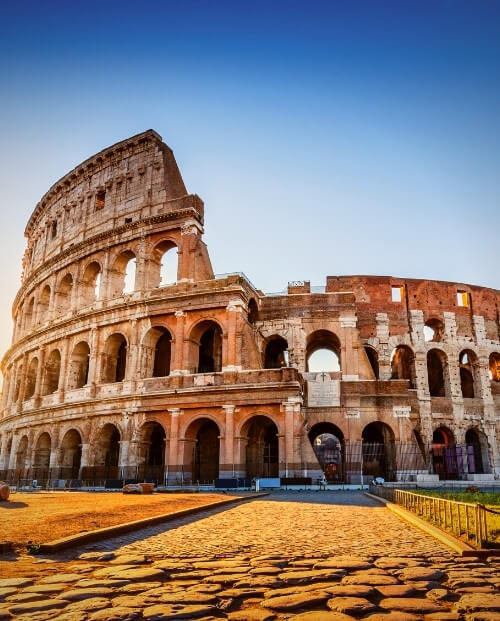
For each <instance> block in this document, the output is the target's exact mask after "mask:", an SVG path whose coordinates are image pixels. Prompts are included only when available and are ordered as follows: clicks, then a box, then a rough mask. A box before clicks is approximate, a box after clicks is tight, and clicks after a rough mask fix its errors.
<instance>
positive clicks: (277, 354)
mask: <svg viewBox="0 0 500 621" xmlns="http://www.w3.org/2000/svg"><path fill="white" fill-rule="evenodd" d="M288 363H289V360H288V343H287V342H286V340H285V339H284V338H283V337H281V336H272V337H271V338H270V339H269V340H268V341H267V343H266V347H265V350H264V369H281V368H282V367H287V366H288Z"/></svg>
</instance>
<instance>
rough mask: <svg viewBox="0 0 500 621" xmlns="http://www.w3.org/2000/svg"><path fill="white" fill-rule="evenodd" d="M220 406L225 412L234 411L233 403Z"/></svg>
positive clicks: (230, 412) (231, 412) (232, 412)
mask: <svg viewBox="0 0 500 621" xmlns="http://www.w3.org/2000/svg"><path fill="white" fill-rule="evenodd" d="M221 408H222V409H223V410H224V411H225V412H226V414H234V412H235V411H236V406H235V405H221Z"/></svg>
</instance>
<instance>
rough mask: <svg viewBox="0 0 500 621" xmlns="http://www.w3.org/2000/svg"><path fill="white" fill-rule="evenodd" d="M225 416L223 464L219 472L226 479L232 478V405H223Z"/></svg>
mask: <svg viewBox="0 0 500 621" xmlns="http://www.w3.org/2000/svg"><path fill="white" fill-rule="evenodd" d="M222 409H223V410H224V412H225V414H226V416H225V434H224V456H225V459H224V462H225V463H223V464H221V465H220V467H219V470H220V472H221V475H220V476H222V473H224V474H226V476H228V477H234V476H235V471H234V463H235V459H234V412H235V406H234V405H223V406H222Z"/></svg>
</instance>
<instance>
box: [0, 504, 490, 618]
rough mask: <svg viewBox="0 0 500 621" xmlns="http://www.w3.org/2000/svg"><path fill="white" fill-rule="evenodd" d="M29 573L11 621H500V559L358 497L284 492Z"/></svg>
mask: <svg viewBox="0 0 500 621" xmlns="http://www.w3.org/2000/svg"><path fill="white" fill-rule="evenodd" d="M18 563H19V567H20V571H19V574H18V576H19V577H17V578H7V579H2V578H0V620H2V619H10V618H15V619H30V620H38V619H40V620H42V619H58V620H60V621H63V620H71V621H80V620H81V621H86V620H87V619H88V620H96V621H97V620H102V621H111V620H123V621H125V620H129V619H150V620H155V619H201V620H203V621H208V620H209V619H211V620H213V619H232V620H233V621H252V620H257V621H267V620H272V619H276V620H281V619H293V620H295V621H307V620H309V621H327V620H330V619H331V620H332V621H335V620H337V621H342V620H345V621H347V620H349V619H371V620H372V621H379V620H381V621H384V620H387V621H398V620H401V621H404V620H408V621H411V620H413V619H415V620H417V619H466V620H469V619H471V620H474V621H489V620H491V621H493V620H494V619H495V620H500V594H499V586H500V558H499V559H498V560H495V559H493V558H490V559H489V560H486V561H481V560H479V559H477V558H465V559H464V558H459V557H456V556H455V555H454V554H453V553H452V552H450V551H449V550H448V549H447V548H445V547H444V546H442V545H441V544H440V543H439V542H437V541H436V540H434V539H433V538H431V537H429V536H427V535H425V534H423V533H422V532H421V531H419V530H417V529H414V528H413V527H411V526H409V525H408V524H406V523H405V522H403V521H401V520H400V519H399V518H398V517H397V516H395V515H394V514H392V513H391V512H389V511H388V510H387V509H386V508H385V507H383V506H381V505H379V504H378V503H376V502H375V501H372V500H371V499H369V498H367V497H366V496H363V495H362V494H360V493H356V492H321V493H318V492H276V493H273V494H272V495H270V496H268V497H266V498H264V499H261V500H254V501H250V502H246V503H243V504H240V505H237V506H235V507H232V508H230V509H227V510H220V509H219V510H217V509H212V510H210V509H207V510H206V511H204V512H203V513H202V514H198V516H196V518H194V517H190V518H184V519H182V520H178V521H177V522H175V523H174V522H171V523H169V524H166V525H164V526H156V527H154V528H149V529H144V530H142V531H140V532H136V533H134V534H129V535H126V536H122V537H117V538H114V539H111V540H107V541H105V542H100V543H96V544H94V545H92V546H86V547H84V548H83V547H82V548H79V549H78V550H74V551H73V552H71V553H65V554H64V555H59V556H57V557H55V558H51V559H48V558H47V559H44V558H40V559H36V560H35V561H30V562H28V561H27V560H26V559H25V562H24V564H23V559H20V560H19V561H18ZM0 571H1V564H0ZM10 575H12V573H11V574H10Z"/></svg>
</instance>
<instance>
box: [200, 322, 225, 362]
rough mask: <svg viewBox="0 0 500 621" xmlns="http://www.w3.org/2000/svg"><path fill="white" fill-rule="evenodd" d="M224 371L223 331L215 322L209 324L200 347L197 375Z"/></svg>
mask: <svg viewBox="0 0 500 621" xmlns="http://www.w3.org/2000/svg"><path fill="white" fill-rule="evenodd" d="M221 369H222V330H221V329H220V326H219V325H218V324H216V323H215V322H207V327H206V329H205V330H204V331H203V333H202V335H201V337H200V344H199V347H198V366H197V373H219V372H220V371H221Z"/></svg>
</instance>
